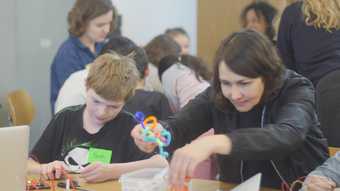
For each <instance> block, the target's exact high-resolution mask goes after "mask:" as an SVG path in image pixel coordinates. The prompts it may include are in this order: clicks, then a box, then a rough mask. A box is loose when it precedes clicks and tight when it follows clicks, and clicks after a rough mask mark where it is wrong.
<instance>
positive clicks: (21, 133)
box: [0, 126, 29, 190]
mask: <svg viewBox="0 0 340 191" xmlns="http://www.w3.org/2000/svg"><path fill="white" fill-rule="evenodd" d="M28 138H29V127H28V126H13V127H1V128H0V151H1V157H0V172H1V173H0V182H1V190H25V186H26V182H25V180H26V168H27V159H28Z"/></svg>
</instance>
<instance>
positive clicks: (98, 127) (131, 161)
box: [28, 52, 167, 182]
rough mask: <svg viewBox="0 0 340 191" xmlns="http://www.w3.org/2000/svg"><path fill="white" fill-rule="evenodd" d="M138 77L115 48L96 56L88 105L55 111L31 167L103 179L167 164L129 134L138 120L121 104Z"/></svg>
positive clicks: (54, 175) (47, 173)
mask: <svg viewBox="0 0 340 191" xmlns="http://www.w3.org/2000/svg"><path fill="white" fill-rule="evenodd" d="M138 80H139V73H138V70H137V68H136V64H135V63H134V61H133V60H132V59H131V58H129V57H125V56H120V55H118V54H116V53H114V52H112V53H106V54H103V55H101V56H99V57H98V58H96V59H95V60H94V62H93V63H92V65H91V67H90V70H89V74H88V76H87V78H86V105H78V106H73V107H68V108H66V109H64V110H62V111H61V112H59V113H58V114H56V115H54V116H53V119H52V120H51V121H50V123H49V125H48V126H47V128H46V129H45V130H44V132H43V134H42V136H41V137H40V139H39V140H38V142H37V143H36V144H35V146H34V147H33V149H32V151H31V153H30V156H31V157H30V159H29V160H28V172H29V173H36V174H40V175H42V176H43V177H44V178H46V179H58V178H60V177H62V176H63V175H65V173H66V172H69V171H71V172H77V173H80V177H81V178H83V179H85V180H86V181H87V182H102V181H106V180H111V179H117V178H119V176H120V175H122V174H124V173H127V172H130V171H134V170H138V169H142V168H148V167H166V166H167V162H166V160H165V159H164V158H163V157H161V156H160V155H150V154H146V153H143V152H141V151H139V150H138V148H137V147H136V146H135V145H134V143H133V140H132V139H131V138H130V137H129V136H130V131H131V129H132V128H133V126H134V125H135V124H136V122H135V120H134V118H133V117H131V116H130V115H129V114H127V113H126V112H124V111H122V108H123V106H124V104H125V102H126V101H127V100H128V99H129V98H130V97H131V96H132V95H133V94H134V89H135V87H136V85H137V83H138Z"/></svg>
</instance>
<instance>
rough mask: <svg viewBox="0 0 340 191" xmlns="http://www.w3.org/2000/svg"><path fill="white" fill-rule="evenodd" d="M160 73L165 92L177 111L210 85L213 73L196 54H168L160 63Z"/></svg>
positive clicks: (172, 106) (173, 108)
mask: <svg viewBox="0 0 340 191" xmlns="http://www.w3.org/2000/svg"><path fill="white" fill-rule="evenodd" d="M158 73H159V78H160V79H161V83H162V87H163V89H164V94H165V95H166V96H167V98H168V100H169V102H170V105H171V108H172V110H173V111H174V112H175V113H176V112H178V111H179V110H180V109H181V108H183V107H184V106H185V105H186V104H187V103H188V102H189V101H190V100H192V99H193V98H195V97H196V96H197V95H198V94H200V93H202V92H203V91H204V90H205V89H206V88H207V87H209V86H210V84H209V80H210V78H211V73H210V72H209V70H208V67H207V66H206V64H205V63H204V62H203V61H202V60H201V59H200V58H198V57H195V56H191V55H182V56H180V57H178V56H175V55H169V56H166V57H164V58H162V60H161V61H160V63H159V68H158Z"/></svg>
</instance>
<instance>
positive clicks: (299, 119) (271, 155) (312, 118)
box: [228, 79, 317, 160]
mask: <svg viewBox="0 0 340 191" xmlns="http://www.w3.org/2000/svg"><path fill="white" fill-rule="evenodd" d="M283 91H285V92H284V93H283V94H282V95H280V97H279V99H280V103H279V104H280V108H278V109H277V110H276V111H274V113H268V112H270V111H267V114H266V115H272V116H275V117H272V118H273V119H272V121H271V123H269V124H265V125H264V127H263V128H244V129H239V130H235V131H233V132H232V133H230V134H228V136H229V137H230V138H231V141H232V151H231V153H230V155H232V156H233V157H235V158H239V159H243V160H250V159H251V160H270V159H282V158H285V157H287V156H288V155H289V154H291V153H292V152H294V151H296V150H298V149H300V148H301V147H302V146H303V144H304V141H305V139H306V136H307V132H308V131H309V130H310V128H312V127H313V126H315V125H317V120H316V112H315V108H314V89H313V85H312V84H311V82H310V81H308V80H307V79H304V80H301V79H300V80H299V82H296V83H295V84H291V85H290V87H287V88H285V89H284V90H283Z"/></svg>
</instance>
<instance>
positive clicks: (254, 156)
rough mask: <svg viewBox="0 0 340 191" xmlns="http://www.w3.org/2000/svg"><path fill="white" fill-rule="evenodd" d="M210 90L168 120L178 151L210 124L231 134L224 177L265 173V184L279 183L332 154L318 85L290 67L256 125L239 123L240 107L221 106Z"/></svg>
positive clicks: (304, 172)
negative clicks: (323, 127) (319, 108)
mask: <svg viewBox="0 0 340 191" xmlns="http://www.w3.org/2000/svg"><path fill="white" fill-rule="evenodd" d="M211 95H212V88H208V89H207V90H206V91H205V92H203V93H202V94H200V95H199V96H198V97H196V98H195V99H194V100H192V101H191V102H190V103H189V104H188V105H187V106H186V107H184V108H183V110H182V111H180V112H179V113H177V114H176V115H175V116H174V118H173V119H170V120H168V121H167V123H168V124H167V125H168V127H170V131H171V132H172V134H173V142H172V144H171V146H170V147H169V148H168V149H169V150H170V151H174V150H175V149H176V148H179V147H182V146H183V145H185V144H186V143H189V142H190V141H191V140H193V139H195V138H196V137H198V136H199V135H200V134H202V133H203V132H205V131H207V130H209V129H210V128H214V130H215V134H226V135H227V136H228V137H229V138H230V139H231V141H232V151H231V153H230V154H229V155H227V156H226V155H224V156H222V155H219V156H218V163H219V165H218V166H219V168H220V169H219V170H220V179H221V180H222V181H226V182H234V183H239V182H241V179H242V178H243V179H247V178H249V177H250V176H252V175H254V174H255V173H257V172H262V173H263V175H264V176H263V177H262V186H269V187H275V188H278V187H279V186H280V184H281V181H282V179H284V181H286V182H288V183H291V182H293V181H294V180H296V179H297V178H299V177H301V176H306V175H307V174H308V173H309V172H311V171H312V170H313V169H315V168H316V167H317V166H319V165H320V164H322V163H323V162H324V161H325V160H326V159H327V157H328V149H327V141H326V139H325V138H324V137H323V135H322V133H321V130H320V125H319V121H318V119H317V116H316V112H315V107H314V88H313V85H312V83H311V82H310V81H309V80H307V79H306V78H304V77H302V76H301V75H298V74H296V73H294V72H292V71H290V70H287V71H286V72H285V75H284V80H283V83H282V86H281V87H280V88H279V89H278V90H277V91H276V92H274V93H273V94H272V96H271V97H270V100H268V101H266V102H264V103H263V104H262V105H263V106H262V107H261V108H262V110H259V112H261V113H258V114H257V115H256V116H259V117H260V118H262V120H261V119H259V120H261V123H259V126H258V127H255V128H254V127H252V128H250V127H238V125H237V124H238V122H237V121H239V120H240V119H238V116H239V112H237V111H236V110H235V109H233V108H230V109H228V108H226V109H224V110H221V109H219V108H218V107H216V104H215V102H213V101H212V99H211ZM263 108H265V111H263ZM241 120H242V119H241ZM261 124H262V125H261ZM261 126H262V128H261ZM274 166H275V168H276V169H277V171H276V170H275V169H274ZM241 174H242V175H241ZM279 174H280V176H281V178H280V177H279ZM241 176H243V177H241Z"/></svg>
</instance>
